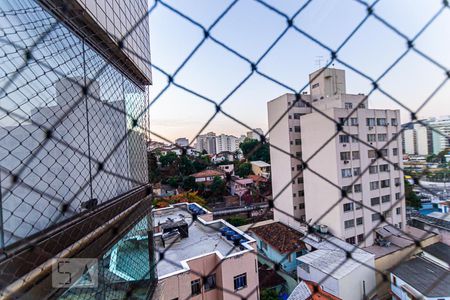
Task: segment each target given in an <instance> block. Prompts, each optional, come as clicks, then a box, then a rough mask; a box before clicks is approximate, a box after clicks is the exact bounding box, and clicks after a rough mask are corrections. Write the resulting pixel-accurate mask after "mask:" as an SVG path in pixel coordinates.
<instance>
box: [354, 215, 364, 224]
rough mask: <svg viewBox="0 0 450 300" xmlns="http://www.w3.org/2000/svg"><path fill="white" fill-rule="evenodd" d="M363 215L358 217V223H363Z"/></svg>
mask: <svg viewBox="0 0 450 300" xmlns="http://www.w3.org/2000/svg"><path fill="white" fill-rule="evenodd" d="M362 223H363V217H359V218H356V225H362Z"/></svg>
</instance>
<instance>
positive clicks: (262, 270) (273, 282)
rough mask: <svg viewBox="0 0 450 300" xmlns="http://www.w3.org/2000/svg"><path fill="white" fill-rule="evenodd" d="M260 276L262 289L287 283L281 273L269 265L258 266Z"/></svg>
mask: <svg viewBox="0 0 450 300" xmlns="http://www.w3.org/2000/svg"><path fill="white" fill-rule="evenodd" d="M258 278H259V288H260V289H266V288H273V287H276V286H279V285H282V284H285V283H286V281H285V280H284V278H283V277H281V275H279V274H278V273H277V272H276V271H275V270H274V269H273V268H270V267H268V266H267V265H261V266H259V267H258Z"/></svg>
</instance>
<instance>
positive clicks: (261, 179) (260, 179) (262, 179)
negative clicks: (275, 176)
mask: <svg viewBox="0 0 450 300" xmlns="http://www.w3.org/2000/svg"><path fill="white" fill-rule="evenodd" d="M247 178H250V179H252V180H253V181H254V182H258V183H259V182H267V178H264V177H262V176H259V175H248V176H247Z"/></svg>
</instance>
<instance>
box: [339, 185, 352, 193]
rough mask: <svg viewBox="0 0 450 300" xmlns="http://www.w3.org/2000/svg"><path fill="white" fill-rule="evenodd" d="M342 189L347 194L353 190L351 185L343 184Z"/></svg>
mask: <svg viewBox="0 0 450 300" xmlns="http://www.w3.org/2000/svg"><path fill="white" fill-rule="evenodd" d="M342 190H343V191H344V192H346V193H347V194H351V193H352V192H353V190H352V186H351V185H346V186H343V187H342Z"/></svg>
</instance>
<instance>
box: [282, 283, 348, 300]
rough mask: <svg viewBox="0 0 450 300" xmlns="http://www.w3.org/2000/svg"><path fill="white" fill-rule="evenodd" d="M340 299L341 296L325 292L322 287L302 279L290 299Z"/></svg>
mask: <svg viewBox="0 0 450 300" xmlns="http://www.w3.org/2000/svg"><path fill="white" fill-rule="evenodd" d="M322 299H323V300H340V298H338V297H336V296H333V295H332V294H330V293H327V292H325V291H324V290H322V288H321V287H320V286H318V285H316V284H314V283H313V282H310V281H301V282H300V283H299V284H298V285H297V286H296V287H295V289H294V290H293V291H292V293H291V294H290V295H289V298H288V300H322Z"/></svg>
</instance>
